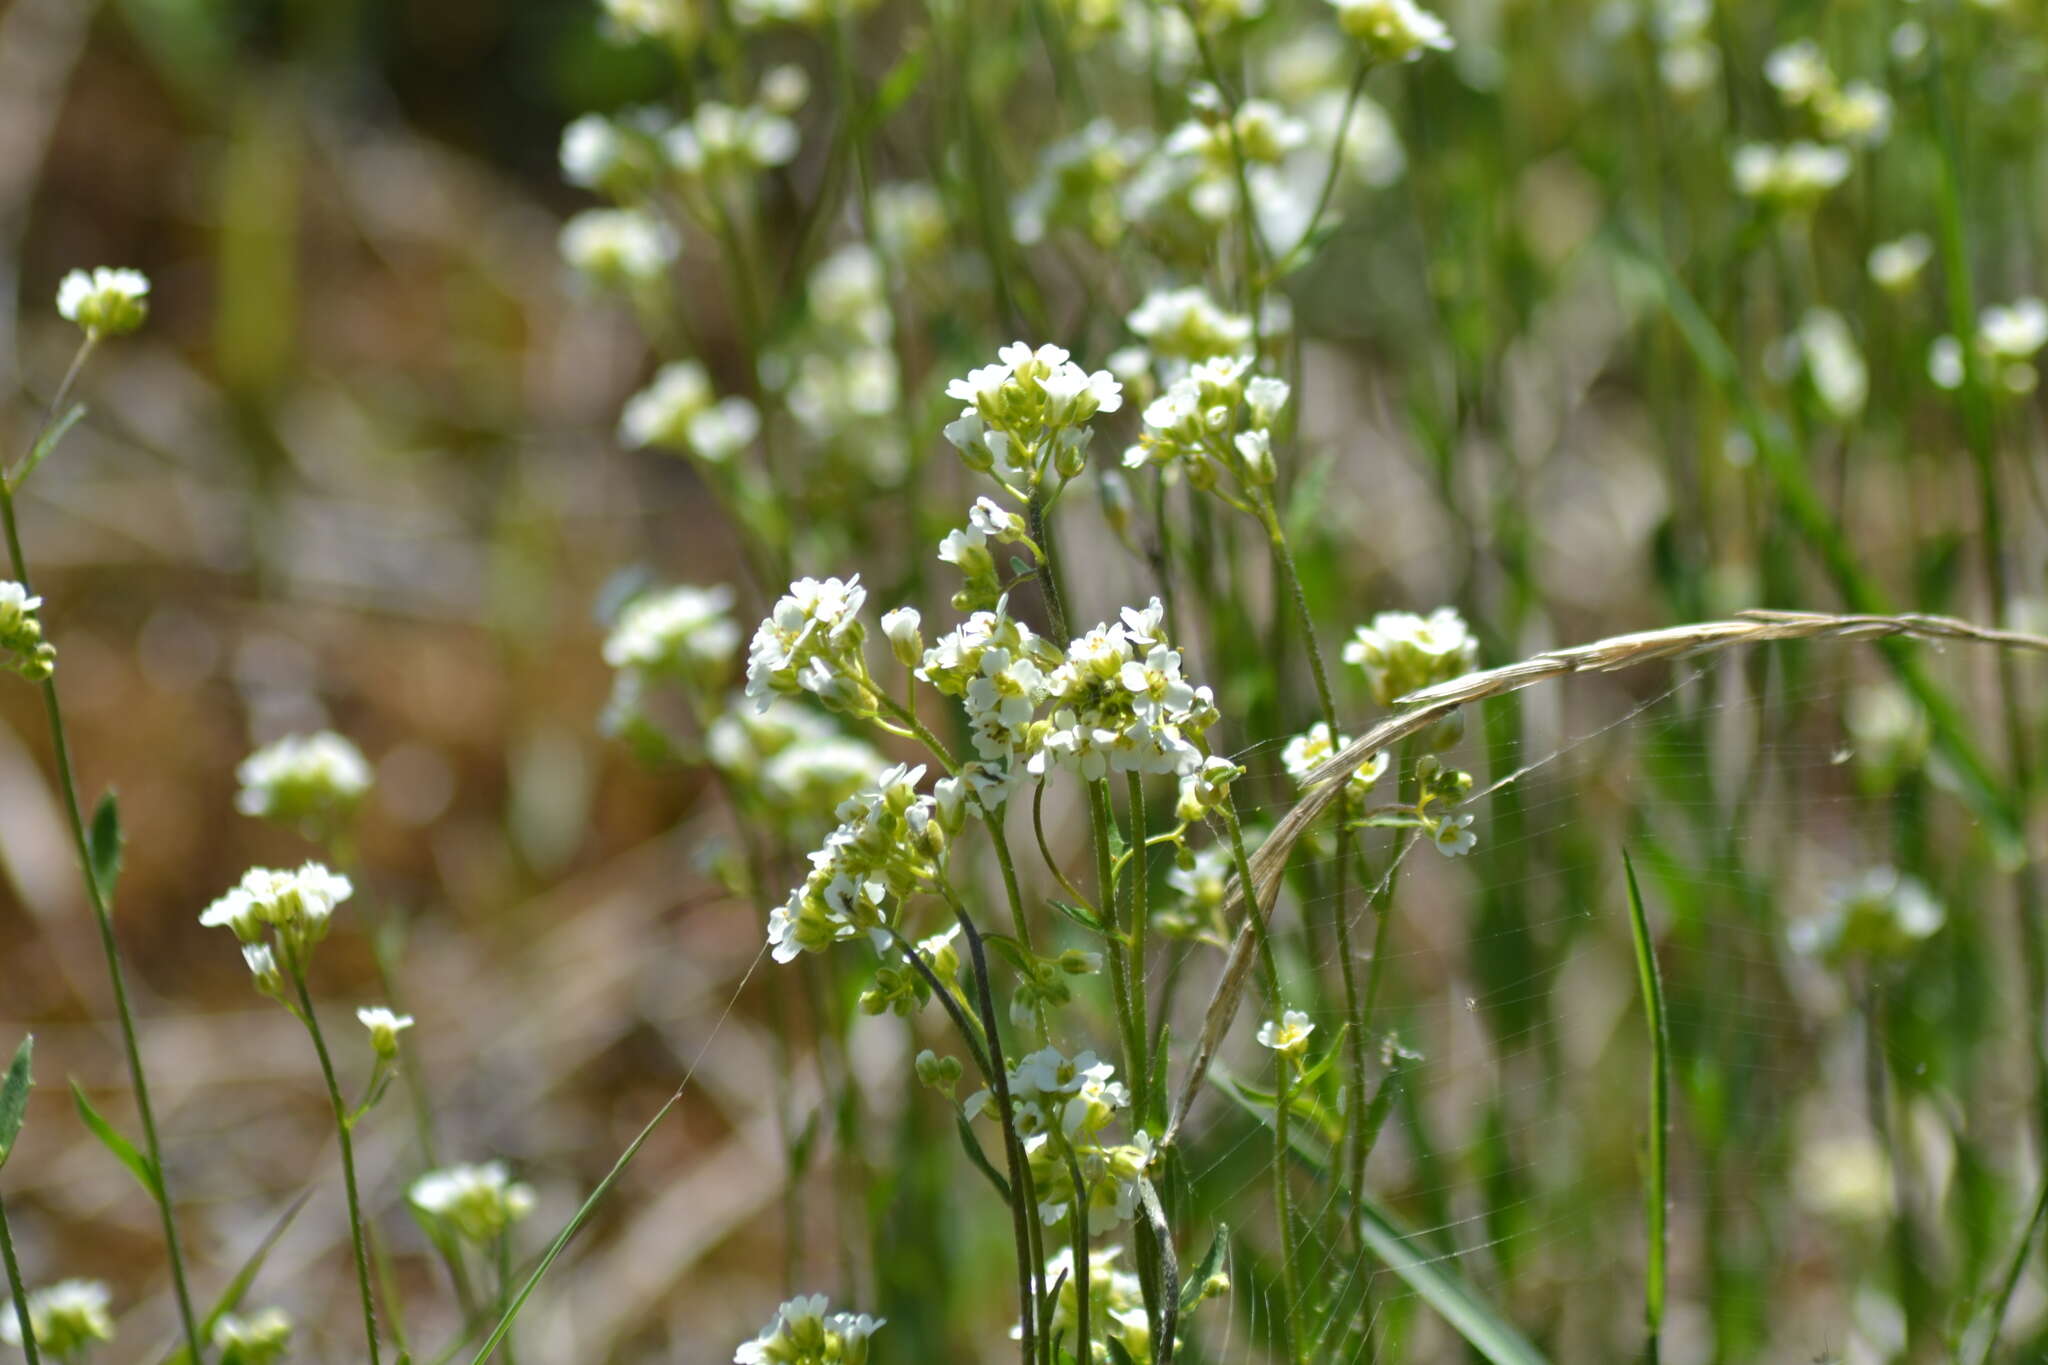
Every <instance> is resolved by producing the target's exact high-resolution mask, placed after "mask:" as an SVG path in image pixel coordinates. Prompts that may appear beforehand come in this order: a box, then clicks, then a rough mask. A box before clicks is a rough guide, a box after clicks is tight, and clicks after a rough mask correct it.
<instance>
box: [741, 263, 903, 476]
mask: <svg viewBox="0 0 2048 1365" xmlns="http://www.w3.org/2000/svg"><path fill="white" fill-rule="evenodd" d="M888 284H889V281H888V277H887V272H886V271H885V270H884V268H883V262H882V261H881V260H880V259H879V258H878V257H877V256H876V255H875V253H874V252H873V251H871V250H869V249H868V248H867V247H866V246H865V245H863V244H860V243H852V244H849V245H846V246H842V247H839V248H837V249H836V250H834V251H832V252H830V253H828V254H827V255H826V256H825V258H824V259H823V260H821V261H820V262H818V264H817V266H816V267H815V268H813V270H812V271H811V275H810V279H809V281H808V282H807V284H806V288H805V301H806V303H807V304H808V307H806V309H805V310H804V322H803V325H802V326H801V327H800V328H798V329H797V330H796V331H795V332H794V333H793V334H792V335H790V336H789V337H788V338H787V339H786V340H785V341H784V342H783V343H782V344H781V345H779V346H777V347H776V348H775V349H774V350H772V351H770V352H769V353H768V354H767V355H765V356H764V357H763V358H762V366H761V368H762V376H763V379H764V380H765V382H767V383H768V384H769V386H770V387H771V388H773V389H774V390H776V391H777V392H779V393H780V394H781V395H782V398H783V402H784V404H785V406H787V408H788V409H789V412H790V415H791V416H793V417H795V418H796V420H797V423H798V425H800V426H801V427H802V428H803V430H804V432H805V434H806V435H808V436H809V437H810V438H811V439H812V440H814V441H817V442H819V443H820V444H821V445H827V446H830V447H832V448H834V449H836V450H838V451H841V452H843V453H844V454H845V455H846V457H847V458H848V459H849V461H850V462H852V463H853V464H855V465H857V466H858V467H860V468H862V469H865V470H866V471H867V472H868V473H869V474H870V475H873V476H875V477H878V478H888V477H893V476H895V475H896V474H897V473H899V472H900V471H901V469H902V468H903V465H904V462H905V456H906V454H907V452H906V451H905V450H904V448H903V434H902V427H901V425H900V424H899V423H897V422H896V421H894V420H893V418H894V417H895V415H896V411H897V402H898V400H899V399H900V397H901V396H902V392H901V373H900V370H899V368H898V366H897V362H896V351H895V347H894V339H895V334H896V325H895V320H894V318H893V317H892V315H891V313H890V311H889V299H888Z"/></svg>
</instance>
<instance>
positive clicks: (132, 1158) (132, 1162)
mask: <svg viewBox="0 0 2048 1365" xmlns="http://www.w3.org/2000/svg"><path fill="white" fill-rule="evenodd" d="M71 1103H72V1104H73V1105H75V1106H76V1107H77V1109H78V1117H80V1118H81V1119H84V1120H85V1126H86V1127H87V1128H90V1129H91V1130H92V1135H93V1136H94V1137H96V1138H98V1139H99V1140H100V1146H102V1147H104V1148H106V1149H107V1150H108V1151H110V1152H112V1153H113V1154H114V1159H115V1160H117V1161H119V1162H120V1163H121V1164H122V1165H123V1166H126V1167H127V1168H128V1171H129V1173H130V1174H131V1175H133V1176H134V1177H135V1178H136V1179H137V1180H139V1181H141V1182H142V1188H143V1189H144V1190H145V1191H146V1192H147V1193H148V1194H149V1196H150V1197H151V1198H153V1199H157V1198H161V1197H162V1189H161V1186H160V1184H159V1182H158V1180H157V1176H156V1167H154V1166H152V1165H151V1164H150V1161H149V1158H148V1157H146V1156H144V1155H143V1154H142V1153H141V1152H139V1151H137V1150H136V1149H135V1144H134V1143H132V1142H130V1141H129V1140H128V1139H127V1138H124V1137H122V1136H121V1135H120V1134H119V1133H117V1132H115V1131H114V1125H113V1124H111V1123H108V1122H107V1121H106V1120H105V1119H103V1118H101V1117H100V1112H99V1110H97V1109H95V1108H93V1107H92V1101H91V1100H89V1099H87V1098H86V1097H85V1092H84V1091H83V1090H81V1089H79V1088H78V1082H77V1081H73V1082H72V1083H71Z"/></svg>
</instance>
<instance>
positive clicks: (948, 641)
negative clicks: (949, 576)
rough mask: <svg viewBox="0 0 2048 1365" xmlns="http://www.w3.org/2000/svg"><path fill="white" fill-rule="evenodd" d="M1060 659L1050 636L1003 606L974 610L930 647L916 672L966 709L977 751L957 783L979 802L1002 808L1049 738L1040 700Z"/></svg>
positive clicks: (980, 805)
mask: <svg viewBox="0 0 2048 1365" xmlns="http://www.w3.org/2000/svg"><path fill="white" fill-rule="evenodd" d="M1059 666H1060V652H1059V649H1058V648H1057V647H1056V646H1054V645H1053V644H1052V642H1051V641H1049V640H1046V639H1044V638H1043V637H1041V636H1039V635H1037V634H1035V633H1033V631H1032V629H1031V627H1029V626H1027V625H1025V624H1024V623H1023V622H1022V621H1019V620H1016V619H1015V618H1013V617H1011V616H1010V615H1009V614H1008V613H1007V612H1005V611H1003V610H1001V609H998V610H995V611H977V612H975V613H974V614H973V615H971V616H969V617H968V618H967V619H966V620H965V621H962V622H961V623H960V625H959V626H958V627H957V628H955V629H954V630H951V631H949V632H947V633H946V634H945V635H943V636H941V637H939V639H937V640H936V641H934V642H933V643H932V644H931V646H930V647H929V648H927V649H926V650H925V652H924V660H923V662H922V663H921V664H920V665H919V666H918V670H917V676H918V677H919V678H920V679H922V680H923V681H925V682H928V683H930V684H931V685H932V686H933V687H934V688H936V689H938V691H939V692H941V693H942V694H944V695H946V696H949V697H957V698H959V700H960V702H961V705H962V706H963V707H964V708H965V710H966V712H967V724H968V730H969V733H970V735H971V736H972V742H973V745H974V752H975V754H976V755H977V757H976V759H975V761H973V762H971V763H969V764H967V765H966V766H965V767H964V768H963V769H962V770H961V773H960V778H959V783H960V785H961V787H962V789H963V790H962V796H963V798H964V799H966V800H968V801H970V802H971V803H972V804H973V805H974V806H975V807H976V808H977V809H979V810H984V811H992V810H996V809H998V808H1000V807H1001V806H1002V804H1003V803H1004V802H1005V801H1007V800H1008V799H1009V796H1010V793H1011V791H1012V790H1014V788H1015V787H1016V785H1017V784H1018V783H1020V782H1022V781H1023V780H1024V776H1025V772H1026V767H1027V765H1028V764H1029V763H1030V761H1031V759H1032V757H1033V756H1034V755H1035V754H1036V753H1037V752H1038V751H1039V749H1040V747H1041V746H1042V745H1043V743H1044V731H1045V727H1044V725H1043V724H1041V723H1040V722H1039V721H1038V719H1037V716H1038V707H1039V705H1040V704H1041V703H1042V702H1043V701H1044V700H1045V696H1046V691H1047V688H1048V686H1049V682H1048V678H1049V675H1050V674H1051V673H1052V672H1053V670H1055V669H1057V668H1058V667H1059Z"/></svg>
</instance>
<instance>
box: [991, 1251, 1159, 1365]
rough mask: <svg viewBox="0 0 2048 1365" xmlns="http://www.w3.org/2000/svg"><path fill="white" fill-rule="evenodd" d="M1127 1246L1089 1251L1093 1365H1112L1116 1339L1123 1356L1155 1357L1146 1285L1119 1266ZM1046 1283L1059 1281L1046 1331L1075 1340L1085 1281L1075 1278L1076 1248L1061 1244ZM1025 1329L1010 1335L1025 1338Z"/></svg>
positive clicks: (1047, 1265)
mask: <svg viewBox="0 0 2048 1365" xmlns="http://www.w3.org/2000/svg"><path fill="white" fill-rule="evenodd" d="M1122 1254H1123V1248H1122V1247H1097V1248H1094V1249H1091V1250H1090V1251H1089V1253H1088V1313H1089V1322H1090V1324H1091V1330H1092V1332H1093V1334H1094V1341H1093V1342H1092V1344H1091V1345H1090V1347H1089V1351H1090V1354H1091V1355H1092V1356H1093V1357H1094V1359H1093V1361H1092V1362H1091V1365H1109V1362H1111V1361H1113V1360H1115V1359H1116V1358H1117V1357H1115V1356H1112V1355H1111V1354H1110V1347H1109V1343H1110V1341H1111V1340H1114V1341H1115V1342H1116V1344H1117V1345H1119V1346H1121V1347H1122V1348H1123V1358H1125V1359H1129V1360H1150V1359H1152V1322H1151V1319H1150V1318H1148V1317H1147V1316H1146V1314H1145V1288H1144V1285H1143V1284H1141V1283H1140V1282H1139V1280H1138V1277H1137V1276H1136V1275H1133V1274H1132V1273H1131V1272H1130V1271H1128V1270H1124V1269H1121V1268H1119V1267H1118V1265H1117V1257H1119V1256H1121V1255H1122ZM1045 1282H1046V1284H1048V1285H1055V1284H1056V1285H1058V1286H1059V1293H1058V1294H1057V1295H1056V1296H1055V1297H1054V1299H1053V1304H1052V1312H1051V1314H1050V1315H1049V1320H1048V1321H1047V1322H1046V1325H1045V1330H1046V1331H1047V1332H1049V1333H1051V1335H1052V1337H1053V1339H1054V1340H1059V1339H1060V1338H1062V1337H1064V1338H1065V1339H1067V1340H1069V1341H1072V1340H1075V1339H1077V1338H1078V1337H1079V1336H1080V1333H1081V1316H1080V1312H1081V1310H1080V1300H1081V1289H1080V1285H1079V1284H1077V1283H1076V1282H1075V1279H1074V1249H1073V1248H1072V1247H1061V1248H1060V1249H1059V1251H1057V1252H1055V1253H1054V1254H1053V1257H1052V1259H1051V1260H1049V1261H1047V1262H1046V1263H1045ZM1023 1336H1024V1329H1023V1327H1022V1326H1021V1325H1020V1326H1017V1327H1013V1328H1011V1329H1010V1339H1011V1340H1012V1341H1020V1340H1022V1339H1023Z"/></svg>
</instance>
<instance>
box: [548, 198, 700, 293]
mask: <svg viewBox="0 0 2048 1365" xmlns="http://www.w3.org/2000/svg"><path fill="white" fill-rule="evenodd" d="M561 248H562V259H563V260H565V261H567V262H568V263H569V264H570V265H571V266H572V267H574V268H575V270H576V271H577V272H578V273H579V274H581V275H583V276H584V277H585V278H587V279H588V280H590V281H591V282H592V283H593V284H596V285H598V286H600V287H602V288H606V289H618V290H624V291H628V292H631V291H636V290H644V289H647V288H649V287H650V286H652V285H654V284H657V283H659V282H660V280H661V278H662V275H663V272H665V271H666V270H667V269H668V268H669V266H670V265H671V264H672V263H673V262H674V261H675V259H676V256H677V255H678V254H679V253H680V252H681V250H682V243H681V242H680V241H679V240H678V239H677V237H676V233H675V229H674V228H671V227H670V226H669V225H668V224H667V223H664V222H662V221H661V220H660V219H659V218H656V217H654V216H653V215H652V214H651V213H648V212H645V211H643V210H641V209H585V210H584V211H583V212H581V213H579V214H577V215H576V216H575V217H573V218H571V219H570V220H569V221H568V222H566V223H564V224H563V225H562V236H561Z"/></svg>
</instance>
